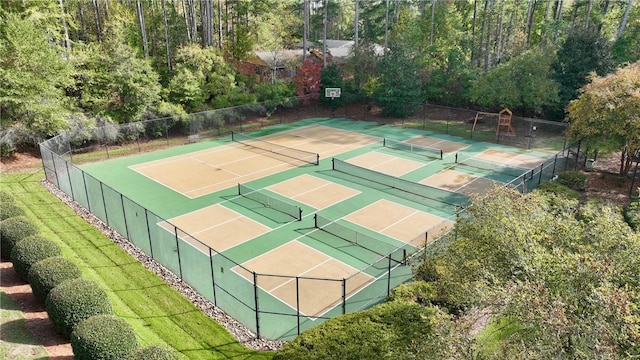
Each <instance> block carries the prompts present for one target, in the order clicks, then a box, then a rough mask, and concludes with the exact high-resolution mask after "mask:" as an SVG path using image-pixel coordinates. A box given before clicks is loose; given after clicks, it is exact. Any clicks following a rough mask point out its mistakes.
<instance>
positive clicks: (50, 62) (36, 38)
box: [0, 13, 71, 151]
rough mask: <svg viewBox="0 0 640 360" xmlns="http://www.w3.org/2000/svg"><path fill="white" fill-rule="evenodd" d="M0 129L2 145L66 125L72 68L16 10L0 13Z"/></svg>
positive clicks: (50, 133)
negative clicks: (67, 92) (66, 93)
mask: <svg viewBox="0 0 640 360" xmlns="http://www.w3.org/2000/svg"><path fill="white" fill-rule="evenodd" d="M0 84H2V85H0V131H1V134H2V135H1V138H2V141H1V143H2V146H3V149H4V150H7V151H13V150H15V148H16V146H20V145H25V144H26V145H33V144H35V143H36V142H37V141H39V140H42V139H44V138H47V137H50V136H53V135H56V134H57V133H58V132H60V131H61V130H63V129H66V128H67V122H66V120H65V117H66V116H68V115H69V114H70V113H71V111H70V110H69V109H68V105H69V99H68V98H67V97H66V96H65V92H64V91H65V88H66V87H67V86H69V85H70V84H71V67H70V66H69V64H68V62H66V61H64V60H63V59H62V57H61V56H60V54H59V53H58V52H56V50H55V47H52V46H51V44H49V43H48V41H47V34H46V33H45V32H43V31H40V30H38V29H37V28H36V27H35V26H34V23H33V21H31V20H29V19H22V18H21V17H20V16H19V15H15V14H11V13H9V14H6V15H5V16H2V17H0Z"/></svg>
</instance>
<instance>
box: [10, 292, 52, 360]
mask: <svg viewBox="0 0 640 360" xmlns="http://www.w3.org/2000/svg"><path fill="white" fill-rule="evenodd" d="M0 305H1V307H0V328H1V329H2V330H1V331H0V339H2V341H0V358H1V359H14V360H26V359H48V358H49V357H48V356H47V351H46V350H45V349H44V347H42V346H41V345H40V344H38V341H37V340H35V339H34V338H33V336H32V335H31V332H29V330H27V328H26V326H25V320H24V316H23V314H22V310H20V306H19V305H18V304H17V303H16V302H15V301H13V299H12V298H11V297H10V296H9V295H8V294H5V293H4V292H0Z"/></svg>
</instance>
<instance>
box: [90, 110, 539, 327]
mask: <svg viewBox="0 0 640 360" xmlns="http://www.w3.org/2000/svg"><path fill="white" fill-rule="evenodd" d="M388 133H391V132H389V131H388V127H386V126H371V125H370V124H369V123H363V122H357V121H353V120H344V119H309V120H305V121H300V122H299V123H296V124H293V125H292V124H289V125H287V126H280V127H279V126H275V127H272V128H265V129H263V130H262V131H258V132H255V133H251V134H245V133H234V134H233V136H232V137H231V138H221V139H218V140H213V141H209V142H208V143H204V142H200V143H196V144H187V145H184V146H182V147H178V148H175V149H169V150H164V151H159V152H157V153H150V154H143V155H139V156H132V157H128V158H122V159H115V160H113V161H109V162H108V164H105V163H101V164H91V165H88V166H86V167H85V168H86V171H88V172H90V173H92V174H95V176H96V177H99V178H103V179H105V182H106V183H109V185H110V186H111V185H113V188H114V189H115V190H116V191H119V192H121V193H124V194H128V195H127V196H129V197H132V198H133V199H134V200H135V202H136V203H137V204H140V206H141V207H144V208H146V209H149V210H150V211H152V212H153V213H155V214H158V216H154V217H149V222H150V223H151V226H150V227H149V229H148V230H147V231H146V232H144V233H143V234H142V236H147V235H148V236H149V238H150V240H149V241H150V245H148V247H149V248H150V251H152V252H154V254H155V257H156V258H161V259H166V261H172V260H171V259H172V258H177V259H178V261H177V262H172V263H171V264H172V265H171V266H169V268H170V269H172V270H173V271H179V272H180V274H181V277H182V278H184V279H186V280H187V281H188V282H189V283H190V284H191V285H192V286H193V287H194V288H195V289H196V290H197V291H198V292H200V293H201V294H204V295H205V297H207V298H209V299H210V300H212V301H214V303H216V304H217V305H218V306H220V307H221V308H222V309H223V310H225V311H226V312H228V313H229V314H230V315H231V316H233V317H235V318H236V319H238V320H239V321H241V322H243V323H244V324H245V325H247V326H249V327H250V328H252V329H253V330H254V331H260V332H261V334H262V335H263V336H266V337H269V338H274V339H279V338H291V337H293V336H295V335H297V333H298V332H299V331H300V330H302V329H305V328H308V327H310V326H313V325H314V324H316V323H317V322H318V320H324V319H327V318H331V317H333V316H336V315H339V314H341V313H345V312H350V311H355V310H359V309H364V308H367V307H369V306H372V305H373V304H376V303H378V302H380V301H383V300H384V299H385V298H386V296H387V294H388V291H389V290H390V289H392V288H393V287H395V286H397V285H399V284H400V283H402V282H404V281H407V280H408V279H410V278H411V276H412V268H411V267H410V266H409V265H408V263H407V259H408V257H410V256H411V254H413V253H415V252H416V251H418V250H419V249H421V248H423V247H424V246H425V245H427V244H429V243H431V242H432V241H434V240H435V239H437V238H438V237H439V236H440V235H442V234H443V233H445V232H447V231H448V230H450V229H451V228H452V227H453V225H454V223H455V218H456V215H457V213H458V211H460V209H461V208H462V207H464V206H466V205H467V204H468V203H469V201H470V200H469V196H471V195H473V194H483V193H484V192H486V191H487V190H488V189H490V188H491V187H493V186H495V185H496V184H497V185H500V184H504V183H507V182H509V181H511V180H513V179H514V178H516V177H517V176H519V175H521V174H522V173H524V172H527V171H529V170H530V169H531V168H533V167H536V166H538V165H539V163H540V162H541V161H543V160H544V154H542V153H536V152H527V151H523V150H521V149H514V148H509V147H505V146H496V145H495V144H486V143H478V142H473V141H470V140H466V139H459V138H455V137H451V136H442V135H438V134H433V133H427V132H424V131H420V130H415V129H397V128H394V129H393V132H392V133H393V135H394V136H393V137H389V136H388ZM109 179H111V182H109ZM117 201H118V200H117V198H116V200H115V201H113V202H114V203H116V202H117ZM124 213H125V214H124V215H128V213H131V211H129V212H127V211H124ZM138 213H139V211H136V216H138V215H137V214H138ZM153 221H155V222H153ZM154 226H155V227H157V228H158V229H160V232H158V231H156V230H154V228H153V227H154ZM125 227H127V229H128V228H129V227H131V226H129V225H127V224H126V223H125ZM152 235H154V236H156V237H158V238H161V239H163V240H162V242H157V243H156V242H154V241H158V240H153V239H152ZM252 312H254V316H251V314H252Z"/></svg>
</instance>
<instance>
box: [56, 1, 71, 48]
mask: <svg viewBox="0 0 640 360" xmlns="http://www.w3.org/2000/svg"><path fill="white" fill-rule="evenodd" d="M58 4H59V5H60V13H61V14H62V16H60V19H62V31H63V42H64V48H65V51H66V54H65V57H66V58H67V59H68V58H69V56H70V55H71V41H70V40H69V28H68V27H67V13H66V12H65V11H64V4H63V2H62V0H58Z"/></svg>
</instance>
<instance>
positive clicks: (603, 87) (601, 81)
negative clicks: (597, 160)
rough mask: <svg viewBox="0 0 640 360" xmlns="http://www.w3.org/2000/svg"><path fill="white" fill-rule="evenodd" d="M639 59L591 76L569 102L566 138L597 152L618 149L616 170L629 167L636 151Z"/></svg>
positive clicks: (638, 148)
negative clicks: (625, 65)
mask: <svg viewBox="0 0 640 360" xmlns="http://www.w3.org/2000/svg"><path fill="white" fill-rule="evenodd" d="M639 87H640V61H638V62H636V63H633V64H630V65H629V66H627V67H625V68H622V69H618V70H617V71H616V72H615V73H612V74H609V75H607V76H602V77H592V78H591V82H590V83H589V84H587V85H585V86H584V87H583V88H582V89H581V94H580V97H579V98H578V99H576V100H573V101H571V103H570V104H569V108H568V116H567V120H568V121H570V123H571V124H570V126H569V128H568V131H567V137H568V138H569V139H570V140H573V141H575V140H580V141H582V145H583V146H586V147H587V148H590V149H598V150H599V151H600V153H601V154H606V153H612V152H618V151H621V152H622V156H621V157H620V161H621V163H620V173H619V175H621V176H624V175H626V174H627V173H628V172H629V170H630V169H631V165H632V161H633V158H634V157H635V154H637V153H638V152H640V141H639V140H638V139H640V97H639V96H638V94H637V93H638V88H639Z"/></svg>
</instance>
